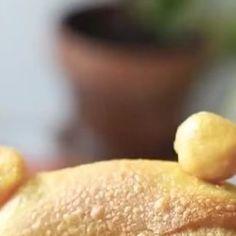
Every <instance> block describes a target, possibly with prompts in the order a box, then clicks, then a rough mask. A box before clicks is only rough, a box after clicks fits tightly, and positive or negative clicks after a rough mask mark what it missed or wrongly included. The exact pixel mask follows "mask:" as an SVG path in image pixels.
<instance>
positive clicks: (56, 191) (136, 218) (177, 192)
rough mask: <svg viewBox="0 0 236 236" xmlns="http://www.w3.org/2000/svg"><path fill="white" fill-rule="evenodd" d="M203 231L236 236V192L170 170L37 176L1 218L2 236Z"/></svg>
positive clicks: (115, 164) (126, 165)
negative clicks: (235, 235) (235, 234)
mask: <svg viewBox="0 0 236 236" xmlns="http://www.w3.org/2000/svg"><path fill="white" fill-rule="evenodd" d="M201 230H205V231H206V232H207V233H208V234H207V235H227V234H220V233H221V232H223V233H224V232H225V233H226V232H227V233H228V235H230V236H231V235H233V233H234V232H235V231H236V188H234V187H232V186H229V185H228V186H226V185H225V186H221V187H220V186H216V185H211V184H208V183H205V182H203V181H201V180H198V179H197V178H195V177H192V176H189V175H187V174H185V173H184V172H182V170H181V169H180V168H179V167H178V164H177V163H170V162H159V161H143V160H139V161H129V160H124V161H110V162H101V163H97V164H91V165H85V166H81V167H77V168H73V169H66V170H61V171H57V172H51V173H42V174H39V175H37V176H36V177H35V178H33V179H32V180H30V181H29V182H28V183H27V184H26V185H25V186H24V187H22V188H21V189H20V191H19V192H18V193H17V195H16V196H15V197H14V198H13V199H12V200H11V201H10V202H8V203H7V204H6V205H5V206H4V207H3V208H2V209H1V210H0V235H4V236H15V235H18V236H41V235H46V236H69V235H75V236H95V235H98V236H106V235H107V236H109V235H111V236H126V235H127V236H133V235H134V236H135V235H138V236H148V235H151V236H152V235H176V236H177V235H180V236H181V235H200V234H197V232H201ZM234 230H235V231H234ZM190 232H192V234H190ZM194 232H195V234H194ZM202 232H203V231H202ZM214 232H217V234H214ZM211 233H212V234H211ZM230 233H232V234H230Z"/></svg>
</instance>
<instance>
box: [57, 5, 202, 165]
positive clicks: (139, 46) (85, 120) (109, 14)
mask: <svg viewBox="0 0 236 236" xmlns="http://www.w3.org/2000/svg"><path fill="white" fill-rule="evenodd" d="M117 12H119V11H117V9H116V8H101V9H90V10H87V11H82V12H76V11H75V12H74V13H73V14H70V15H68V17H67V18H65V20H64V21H63V24H62V28H61V31H60V32H61V33H60V41H59V46H60V58H61V61H62V63H63V65H64V67H65V68H66V71H67V72H68V81H69V84H70V86H71V91H72V93H73V95H74V98H75V100H74V101H75V106H74V117H73V119H72V120H71V122H70V128H69V129H68V130H67V131H66V132H65V133H64V136H63V139H62V140H63V142H62V143H64V145H63V149H64V150H68V151H69V152H70V153H71V154H72V155H74V156H76V155H80V156H84V157H86V158H85V159H83V160H80V161H81V162H87V161H91V160H97V159H108V158H111V157H117V158H119V157H147V158H150V157H160V156H162V157H163V156H166V158H171V157H172V158H173V149H172V143H173V140H174V134H175V130H176V127H177V125H178V123H179V122H180V117H181V114H182V108H183V104H184V100H185V96H186V93H187V91H188V89H189V86H190V84H191V82H192V80H193V78H194V75H195V74H196V71H198V70H199V68H200V67H201V65H202V58H203V52H204V50H203V47H202V44H201V43H196V42H193V41H192V40H191V41H190V42H191V43H187V42H188V41H186V44H181V45H174V46H172V47H163V46H161V47H160V45H157V44H156V43H155V42H153V41H149V40H148V39H147V38H145V39H144V40H141V41H138V40H137V41H136V40H135V39H132V40H129V41H128V40H127V41H125V39H124V40H123V39H122V40H121V39H119V40H116V38H115V37H117V35H115V37H108V36H105V37H103V35H102V36H101V35H97V33H94V31H96V27H97V26H96V24H97V23H98V22H100V21H101V22H103V23H104V25H103V27H104V28H105V30H104V29H103V30H104V32H106V30H108V31H109V30H110V31H111V28H112V26H111V24H110V22H114V19H116V20H117ZM106 27H107V28H106ZM114 27H116V25H115V26H114ZM135 33H136V31H134V33H133V35H135ZM113 35H114V34H113ZM135 37H136V36H135ZM129 39H130V38H129ZM146 42H147V43H146Z"/></svg>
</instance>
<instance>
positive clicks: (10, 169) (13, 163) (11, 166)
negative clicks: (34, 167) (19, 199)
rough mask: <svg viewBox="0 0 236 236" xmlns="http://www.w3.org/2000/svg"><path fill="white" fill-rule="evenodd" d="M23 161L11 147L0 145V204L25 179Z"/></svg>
mask: <svg viewBox="0 0 236 236" xmlns="http://www.w3.org/2000/svg"><path fill="white" fill-rule="evenodd" d="M25 176H26V171H25V163H24V160H23V158H22V156H21V155H20V154H19V153H18V152H17V151H16V150H15V149H12V148H7V147H0V206H1V204H3V203H4V202H5V201H6V200H7V199H8V198H9V197H10V196H11V194H12V193H13V192H14V191H15V190H16V188H17V187H18V186H20V184H21V183H22V181H23V180H24V179H25Z"/></svg>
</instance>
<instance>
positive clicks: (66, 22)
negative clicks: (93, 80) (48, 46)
mask: <svg viewBox="0 0 236 236" xmlns="http://www.w3.org/2000/svg"><path fill="white" fill-rule="evenodd" d="M121 9H122V8H121V6H120V4H117V3H113V4H102V5H101V6H86V7H83V8H79V7H77V8H74V9H72V10H70V11H68V12H66V13H65V14H64V16H62V20H61V22H60V24H59V28H58V31H59V34H61V35H62V36H63V37H64V38H69V39H70V40H71V39H73V41H76V40H78V41H81V40H83V41H84V42H86V41H87V43H91V44H93V45H98V46H100V47H103V48H112V49H114V48H116V49H118V50H119V49H123V50H124V49H125V50H131V51H137V50H139V51H148V52H151V53H156V52H158V53H162V52H164V53H165V54H166V53H167V54H168V52H169V53H171V54H172V53H181V54H185V53H187V54H189V53H193V52H199V50H200V51H202V49H203V48H204V47H205V46H206V45H205V44H206V43H205V40H204V39H203V38H202V37H201V35H198V37H196V38H195V39H194V38H191V40H189V39H187V40H184V41H183V42H182V43H181V44H179V45H178V44H177V45H171V44H167V45H160V44H158V42H157V41H155V40H154V39H153V40H151V41H147V42H139V41H138V40H137V42H136V41H132V42H129V41H127V42H124V41H119V40H116V39H109V38H106V37H99V36H95V35H93V34H91V33H89V32H88V31H87V30H86V29H82V28H81V26H80V27H78V28H77V29H76V30H75V29H74V28H73V26H72V25H71V24H70V21H71V20H73V17H77V19H78V18H82V17H87V15H89V14H90V15H91V14H92V13H95V12H99V11H104V10H106V11H107V12H109V11H111V12H112V11H118V12H119V11H121ZM107 17H110V16H107ZM195 36H197V34H196V35H195Z"/></svg>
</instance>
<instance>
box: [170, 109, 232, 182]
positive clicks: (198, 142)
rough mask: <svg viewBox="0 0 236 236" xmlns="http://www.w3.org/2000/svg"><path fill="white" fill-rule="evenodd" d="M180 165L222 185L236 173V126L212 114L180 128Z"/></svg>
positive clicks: (202, 114) (195, 117) (193, 118)
mask: <svg viewBox="0 0 236 236" xmlns="http://www.w3.org/2000/svg"><path fill="white" fill-rule="evenodd" d="M174 148H175V151H176V152H177V154H178V158H179V164H180V166H181V167H182V168H183V170H184V171H186V172H188V173H190V174H192V175H195V176H196V177H198V178H201V179H204V180H207V181H211V182H219V181H223V180H226V179H228V178H230V177H232V176H233V175H234V174H235V173H236V125H235V124H234V123H233V122H231V121H229V120H226V119H224V118H223V117H221V116H218V115H216V114H213V113H209V112H200V113H197V114H194V115H192V116H191V117H189V118H188V119H187V120H186V121H184V122H183V123H182V124H181V125H180V126H179V128H178V130H177V133H176V139H175V144H174Z"/></svg>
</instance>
